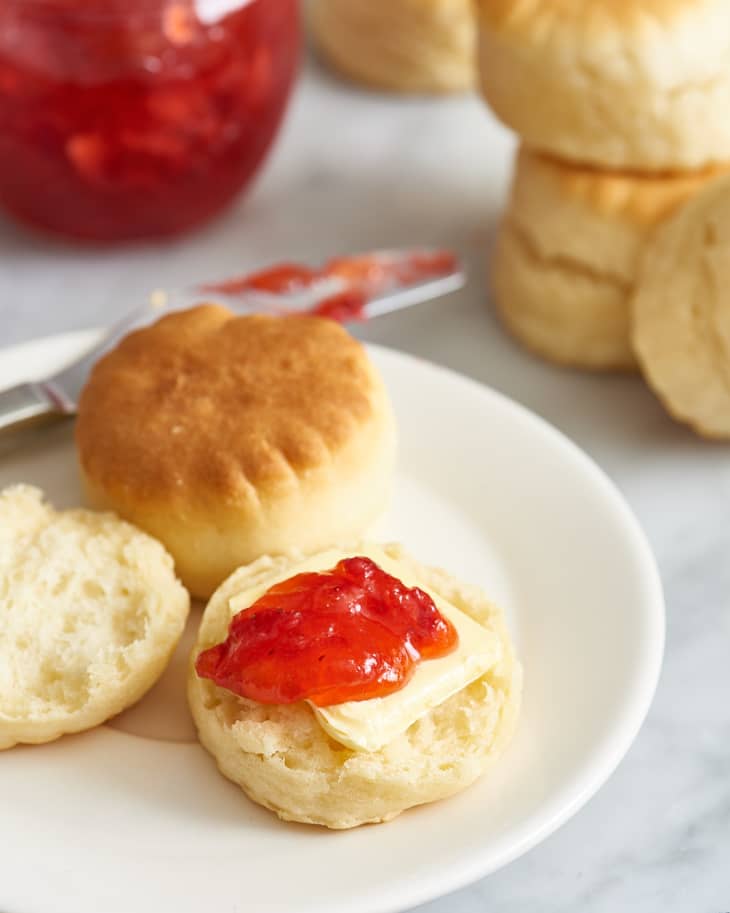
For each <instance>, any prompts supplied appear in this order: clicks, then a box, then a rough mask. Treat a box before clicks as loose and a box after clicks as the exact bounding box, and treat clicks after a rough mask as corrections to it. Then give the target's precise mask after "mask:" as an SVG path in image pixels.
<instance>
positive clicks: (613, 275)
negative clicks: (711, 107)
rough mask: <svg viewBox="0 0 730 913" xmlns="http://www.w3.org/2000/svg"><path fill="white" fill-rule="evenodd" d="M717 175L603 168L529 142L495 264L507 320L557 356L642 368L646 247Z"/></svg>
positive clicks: (596, 365) (585, 363)
mask: <svg viewBox="0 0 730 913" xmlns="http://www.w3.org/2000/svg"><path fill="white" fill-rule="evenodd" d="M717 173H718V171H717V169H710V170H707V171H704V172H697V173H691V174H678V175H674V176H649V175H639V174H630V173H622V172H607V171H596V170H594V169H591V168H583V167H578V166H573V165H568V164H565V163H563V162H559V161H558V160H557V159H551V158H548V157H547V156H543V155H540V154H538V153H534V152H530V151H528V150H527V149H525V148H524V147H523V148H522V149H521V151H520V153H519V155H518V158H517V165H516V169H515V175H514V180H513V185H512V192H511V198H510V202H509V205H508V209H507V213H506V215H505V217H504V221H503V224H502V226H501V229H500V232H499V235H498V239H497V245H496V250H495V254H494V258H493V265H492V285H493V291H494V298H495V301H496V304H497V308H498V311H499V313H500V315H501V317H502V319H503V321H504V323H505V324H506V326H507V327H508V328H509V329H510V330H511V331H512V332H513V334H514V335H515V336H516V337H517V338H518V339H520V340H521V341H522V342H523V343H524V344H525V345H526V346H527V347H528V348H530V349H532V350H533V351H535V352H536V353H538V354H540V355H542V356H544V357H545V358H548V359H550V360H552V361H556V362H559V363H562V364H568V365H574V366H576V367H582V368H591V369H628V368H633V367H635V356H634V354H633V351H632V348H631V342H630V317H629V311H630V298H631V293H632V290H633V285H634V281H635V279H636V275H637V272H638V269H639V264H640V261H641V256H642V254H643V251H644V248H645V246H646V244H647V241H648V240H649V238H650V237H651V235H652V233H653V232H654V230H655V228H656V226H657V224H659V223H661V222H662V221H663V220H664V219H666V218H668V217H669V216H670V215H671V214H672V213H673V212H674V211H675V210H676V209H677V208H678V207H679V206H680V205H681V204H683V203H684V202H685V201H686V200H687V199H688V198H690V197H692V196H693V195H694V194H696V193H697V192H698V191H699V190H700V189H701V188H702V187H704V185H705V184H706V183H707V182H708V180H710V178H711V177H714V176H715V175H716V174H717Z"/></svg>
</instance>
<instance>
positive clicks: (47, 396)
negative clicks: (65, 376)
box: [0, 383, 63, 434]
mask: <svg viewBox="0 0 730 913" xmlns="http://www.w3.org/2000/svg"><path fill="white" fill-rule="evenodd" d="M62 415H63V412H62V410H61V409H59V407H58V403H57V402H56V400H55V399H54V398H53V396H52V394H51V393H50V391H48V390H47V389H46V388H45V387H44V385H43V384H33V383H29V384H18V386H17V387H10V389H9V390H0V434H5V433H6V432H16V431H21V430H24V429H25V428H30V427H33V426H36V425H39V424H42V423H45V422H48V421H50V420H52V419H57V418H59V417H61V416H62Z"/></svg>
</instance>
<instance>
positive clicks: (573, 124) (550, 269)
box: [479, 0, 730, 434]
mask: <svg viewBox="0 0 730 913" xmlns="http://www.w3.org/2000/svg"><path fill="white" fill-rule="evenodd" d="M479 58H480V79H481V87H482V93H483V95H484V97H485V98H486V100H487V101H488V103H489V104H490V105H491V107H492V109H493V110H494V112H495V113H496V114H497V116H498V117H499V118H500V119H501V120H502V121H503V122H504V123H505V124H506V125H507V126H509V127H511V128H512V129H513V130H515V131H516V132H517V133H518V134H519V136H520V137H521V141H522V144H521V148H520V151H519V153H518V155H517V161H516V169H515V176H514V181H513V185H512V192H511V197H510V201H509V204H508V208H507V211H506V213H505V216H504V219H503V221H502V225H501V229H500V232H499V237H498V240H497V245H496V253H495V258H494V262H493V269H492V284H493V291H494V296H495V300H496V304H497V308H498V311H499V313H500V315H501V317H502V318H503V321H504V323H505V324H506V326H507V327H508V328H509V329H510V330H511V332H512V333H513V334H514V335H515V336H516V337H517V338H518V339H519V340H520V341H521V342H522V343H524V344H525V345H526V346H527V347H529V348H530V349H532V350H533V351H535V352H536V353H538V354H540V355H542V356H544V357H545V358H548V359H550V360H552V361H557V362H560V363H563V364H568V365H573V366H576V367H582V368H592V369H630V368H633V367H635V366H636V365H637V363H638V364H639V365H640V367H641V368H642V370H644V373H645V374H646V375H647V377H648V379H649V380H650V383H652V386H654V387H655V389H658V390H659V392H660V393H662V394H664V395H663V398H664V399H665V401H667V404H668V406H669V409H670V411H671V412H672V413H673V414H675V415H679V416H681V417H683V418H686V419H687V420H688V421H689V422H690V423H691V424H694V425H695V426H696V427H698V428H699V429H700V430H704V431H706V432H707V433H710V434H712V433H718V430H717V428H716V425H717V422H715V423H714V424H713V423H712V422H710V423H709V424H708V422H707V421H706V420H705V419H702V420H700V419H698V417H697V416H694V415H693V412H694V410H693V408H692V405H691V404H690V405H689V406H688V405H687V403H686V399H687V397H684V399H683V401H682V405H681V406H679V405H677V404H676V403H675V402H674V400H673V398H672V396H671V395H669V396H667V395H666V394H667V384H666V383H664V384H662V382H661V381H660V382H657V377H659V376H660V375H662V377H663V372H662V369H661V368H659V369H657V366H656V359H657V358H661V357H663V356H659V355H657V353H656V351H655V350H656V346H655V345H653V344H652V342H651V337H652V333H653V330H652V328H649V330H647V327H646V319H642V320H641V326H638V325H635V324H637V320H636V319H635V317H634V316H633V315H634V313H635V311H636V308H635V307H634V305H633V304H632V302H633V301H634V299H637V300H638V301H640V302H643V301H644V299H645V298H646V296H647V295H648V294H650V290H649V289H647V288H644V286H645V284H646V283H645V282H644V266H643V264H645V263H646V262H647V248H649V247H652V246H654V245H655V244H659V243H660V238H661V237H663V235H664V233H665V223H667V222H669V223H673V222H674V220H675V219H683V218H686V216H685V209H686V204H687V203H688V201H689V200H690V198H693V197H695V196H696V195H697V194H698V192H700V191H702V192H703V193H704V192H706V193H708V194H710V195H711V196H714V195H715V194H716V193H717V187H718V186H721V185H722V184H723V180H722V179H719V181H718V180H715V179H718V178H719V175H720V174H721V173H722V172H723V171H725V170H727V167H728V164H727V163H730V64H729V61H730V0H480V2H479ZM705 185H708V187H707V190H706V191H705ZM700 195H702V194H700ZM660 226H661V228H660ZM667 230H668V228H667ZM676 233H677V231H676V230H675V232H674V234H675V235H676ZM661 243H665V244H666V242H661ZM682 254H683V250H682V247H681V246H677V245H675V250H674V254H673V255H674V256H675V257H679V258H680V259H681V257H682ZM649 259H650V260H651V262H652V264H653V275H651V276H648V277H647V282H650V283H653V285H652V289H653V292H652V293H653V294H654V295H655V296H657V295H658V296H659V298H660V299H662V298H666V297H667V287H666V283H667V282H676V277H674V276H671V275H669V274H667V275H666V277H664V276H663V274H662V275H660V276H657V274H656V268H657V264H658V263H659V262H660V261H662V257H653V259H652V258H649ZM663 262H665V264H666V258H664V260H663ZM666 265H667V266H668V264H666ZM673 266H674V267H675V269H676V267H677V263H676V262H675V263H674V264H673ZM663 283H664V284H663ZM649 311H651V308H649V307H647V306H644V307H642V308H641V312H642V315H645V314H646V313H648V312H649ZM651 312H652V313H653V315H654V320H655V321H656V322H657V331H658V329H659V325H660V324H661V323H662V322H663V320H664V318H665V317H666V315H665V314H664V313H663V311H662V306H661V304H660V305H659V306H658V307H657V308H655V309H654V310H653V311H651ZM669 322H670V324H671V323H674V324H681V323H682V321H681V320H679V319H678V320H674V321H671V320H670V321H669ZM632 337H634V338H632ZM683 348H686V346H684V343H682V342H681V341H680V343H679V345H677V344H675V346H674V350H675V351H674V353H673V355H674V356H675V357H676V355H677V349H680V350H682V349H683ZM662 351H664V350H662ZM689 373H690V374H691V373H692V372H691V371H690V372H689ZM669 387H672V385H671V384H669ZM690 399H691V395H690ZM698 408H699V407H698ZM693 418H694V419H696V420H694V421H693ZM725 424H726V425H727V424H730V422H728V420H727V419H725Z"/></svg>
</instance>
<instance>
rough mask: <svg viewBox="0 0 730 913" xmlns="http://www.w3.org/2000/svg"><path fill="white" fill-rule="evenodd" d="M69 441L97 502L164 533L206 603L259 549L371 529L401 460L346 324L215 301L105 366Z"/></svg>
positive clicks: (147, 331)
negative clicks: (250, 311) (247, 310)
mask: <svg viewBox="0 0 730 913" xmlns="http://www.w3.org/2000/svg"><path fill="white" fill-rule="evenodd" d="M76 442H77V447H78V457H79V462H80V466H81V474H82V478H83V481H84V483H85V488H86V491H87V494H88V497H89V498H90V500H91V502H92V504H94V505H95V506H101V507H111V508H113V509H114V510H116V511H117V512H118V513H119V514H120V515H121V516H123V517H124V518H126V519H128V520H131V521H132V522H133V523H136V524H137V525H138V526H140V527H141V528H142V529H144V530H146V531H147V532H149V533H151V534H152V535H153V536H156V537H157V538H158V539H159V540H160V541H161V542H162V543H164V545H165V546H166V547H167V549H168V550H169V551H170V553H171V554H172V556H173V558H174V559H175V565H176V569H177V572H178V574H179V575H180V578H181V579H182V581H183V583H184V584H185V585H186V586H187V587H188V589H189V590H190V591H191V592H192V593H193V594H194V595H196V596H200V597H204V598H207V597H208V596H210V594H211V593H212V592H213V590H215V588H216V587H217V586H218V585H219V584H220V583H221V582H222V581H223V580H224V579H225V578H226V577H227V576H228V575H229V574H230V573H231V572H232V571H233V570H234V569H235V568H237V567H240V565H242V564H247V563H249V562H251V561H254V560H255V559H256V558H258V557H259V556H260V555H265V554H282V553H284V552H287V551H288V550H290V549H292V548H299V549H301V550H302V551H304V552H308V553H312V552H315V551H318V550H319V549H322V548H326V547H328V546H330V545H333V544H335V543H337V542H340V541H350V540H352V538H353V537H358V536H361V535H363V534H364V533H365V532H366V530H367V529H369V528H370V526H371V524H372V523H373V522H374V521H375V520H377V519H378V517H379V516H380V515H381V514H382V512H383V511H384V510H385V508H386V506H387V502H388V497H389V492H390V486H391V480H392V475H393V468H394V462H395V422H394V418H393V414H392V410H391V407H390V402H389V399H388V395H387V393H386V390H385V386H384V384H383V381H382V380H381V378H380V375H379V374H378V372H377V370H376V368H375V367H374V365H373V364H372V362H371V361H370V359H369V357H368V355H367V352H366V351H365V349H364V347H363V346H362V345H361V344H360V343H359V342H357V341H356V340H355V339H353V338H352V337H351V336H350V335H349V334H348V333H347V332H346V331H345V330H344V329H343V328H342V327H341V326H340V325H339V324H337V323H335V322H334V321H332V320H327V319H324V318H321V317H310V316H293V317H271V316H264V315H261V314H257V315H249V316H243V317H237V316H235V315H234V314H233V313H231V311H229V310H227V309H226V308H224V307H220V306H218V305H201V306H200V307H196V308H192V309H190V310H187V311H179V312H176V313H173V314H170V315H169V316H167V317H164V318H162V319H161V320H159V321H158V322H157V323H155V324H154V325H153V326H150V327H147V328H144V329H141V330H138V331H137V332H135V333H132V334H130V335H129V336H127V337H126V338H125V339H124V340H123V341H122V342H121V343H120V344H119V345H118V346H117V348H116V349H114V350H113V351H112V352H110V353H109V354H108V355H106V356H105V357H104V358H102V359H101V361H99V363H98V364H97V365H96V367H95V368H94V370H93V372H92V374H91V377H90V379H89V382H88V384H87V385H86V387H85V388H84V390H83V393H82V395H81V400H80V403H79V415H78V421H77V425H76Z"/></svg>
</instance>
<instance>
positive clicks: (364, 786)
mask: <svg viewBox="0 0 730 913" xmlns="http://www.w3.org/2000/svg"><path fill="white" fill-rule="evenodd" d="M385 550H386V553H387V554H388V555H389V557H391V558H392V559H394V560H395V561H398V562H399V564H400V565H401V566H403V567H408V569H409V570H410V571H411V572H413V573H417V575H418V579H419V580H421V581H422V582H423V584H424V585H425V586H427V587H429V588H430V589H432V590H433V591H435V592H436V593H438V594H440V595H441V596H442V597H443V598H444V599H447V600H448V601H450V602H451V603H452V604H453V605H455V606H456V607H457V608H459V609H461V610H462V611H463V612H465V613H467V614H468V615H470V616H471V617H472V618H474V619H475V620H476V621H478V622H479V623H480V624H482V625H484V626H485V627H487V628H489V629H491V630H492V631H494V632H495V633H496V634H497V635H498V636H499V638H500V642H501V644H502V647H503V652H502V658H501V660H500V661H499V662H498V663H497V665H496V666H494V667H493V668H492V669H490V670H489V671H488V672H487V673H485V675H483V676H482V677H481V678H479V679H477V680H476V681H474V682H472V683H471V684H470V685H468V686H467V687H466V688H464V689H462V690H461V691H459V692H458V693H457V694H455V695H454V696H453V697H451V698H449V699H448V700H447V701H445V702H444V703H442V704H440V705H439V706H438V707H436V708H434V709H433V710H432V711H431V712H430V713H428V714H427V715H426V716H424V717H422V718H421V719H420V720H418V721H416V722H415V723H414V724H413V725H412V726H410V728H409V729H408V730H406V732H404V733H403V734H402V735H400V736H399V737H398V738H396V739H394V740H393V741H392V742H390V743H389V744H388V745H386V746H385V747H383V748H382V749H380V750H378V751H374V752H362V751H353V750H351V749H349V748H346V747H344V746H343V745H341V744H339V743H338V742H336V741H335V740H334V739H332V738H330V737H329V736H328V735H327V734H326V733H325V731H324V730H323V729H322V727H321V726H320V725H319V723H318V722H317V720H316V718H315V715H314V713H313V711H312V710H311V708H310V707H309V705H308V704H306V703H305V702H300V703H296V704H288V705H266V704H260V703H258V702H256V701H252V700H248V699H245V698H241V697H238V696H236V695H235V694H232V693H231V692H230V691H227V690H225V689H223V688H219V687H218V686H217V685H215V684H213V683H212V682H210V681H208V680H206V679H201V678H199V677H198V676H197V675H196V673H195V670H194V668H193V662H194V658H195V657H196V656H197V655H198V653H199V652H200V651H201V650H203V649H205V648H207V647H209V646H212V645H213V644H214V643H218V642H220V640H222V639H223V638H224V637H225V634H226V631H227V629H228V625H229V622H230V609H229V606H228V600H229V599H230V598H231V597H232V596H234V595H235V594H236V593H238V592H240V591H241V590H244V589H248V588H250V587H252V586H255V585H257V584H260V583H263V582H266V581H268V580H271V581H272V583H273V582H274V581H275V580H277V579H279V580H280V579H284V578H285V577H286V576H287V569H288V568H290V567H292V566H293V563H295V559H294V558H292V557H288V558H287V557H279V558H269V557H264V558H261V559H259V560H258V561H256V562H254V563H253V564H251V565H249V566H247V567H243V568H240V569H239V570H238V571H236V572H235V573H234V574H233V575H232V576H231V577H230V578H229V579H228V580H227V581H225V583H223V585H222V586H221V587H220V588H219V589H218V591H217V592H216V593H215V595H214V596H213V598H212V600H211V602H210V603H209V605H208V607H207V608H206V611H205V614H204V617H203V622H202V625H201V629H200V633H199V636H198V642H197V644H196V645H195V647H194V649H193V653H192V656H191V666H190V674H189V680H188V682H189V684H188V698H189V701H190V707H191V710H192V713H193V717H194V719H195V722H196V724H197V727H198V733H199V737H200V740H201V742H202V744H203V745H204V746H205V748H207V749H208V751H209V752H210V753H211V754H212V755H213V756H214V758H215V759H216V762H217V764H218V767H219V768H220V770H221V772H222V773H223V774H224V775H225V776H226V777H228V778H229V779H230V780H232V781H233V782H234V783H237V784H238V785H239V786H240V787H241V789H243V791H244V792H245V793H246V794H247V795H248V796H249V797H250V798H251V799H253V800H254V801H255V802H258V803H260V804H261V805H264V806H266V807H267V808H270V809H271V810H273V811H274V812H276V814H277V815H278V816H279V817H280V818H282V819H283V820H285V821H300V822H304V823H310V824H319V825H324V826H326V827H329V828H337V829H340V828H351V827H356V826H358V825H360V824H366V823H376V822H382V821H388V820H390V819H391V818H394V817H395V816H396V815H398V814H400V813H401V812H402V811H404V810H405V809H407V808H410V807H411V806H414V805H420V804H423V803H426V802H433V801H435V800H437V799H443V798H446V797H447V796H451V795H453V794H454V793H457V792H459V791H460V790H462V789H464V788H465V787H467V786H469V785H470V784H472V783H473V782H474V781H475V780H476V779H477V778H478V777H480V776H481V775H482V774H484V773H485V772H486V771H487V770H488V768H489V767H490V765H491V764H492V763H493V762H494V760H495V759H496V758H498V757H499V755H500V754H501V753H502V751H503V749H504V748H505V746H506V745H507V743H508V742H509V741H510V739H511V737H512V734H513V732H514V729H515V726H516V722H517V717H518V714H519V706H520V698H521V692H522V670H521V667H520V665H519V663H518V661H517V659H516V658H515V654H514V650H513V647H512V644H511V641H510V638H509V633H508V631H507V628H506V626H505V622H504V618H503V615H502V612H501V611H500V610H499V609H498V608H496V607H495V606H493V605H491V604H490V603H489V602H488V601H487V599H486V597H485V596H484V594H483V592H482V591H481V590H480V589H479V588H476V587H471V586H465V585H463V584H460V583H459V582H458V581H456V580H454V579H453V578H452V577H451V576H449V575H448V574H447V573H445V572H444V571H441V570H437V569H434V568H427V567H423V566H421V565H419V564H418V563H417V562H415V561H414V560H413V559H411V558H409V557H408V556H407V555H406V553H405V552H404V550H403V549H402V548H401V546H399V545H388V546H386V547H385Z"/></svg>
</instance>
